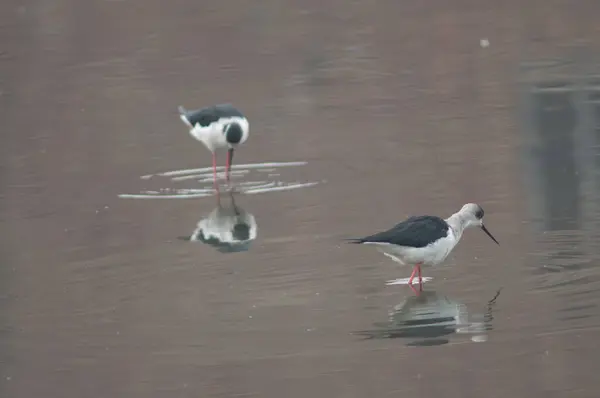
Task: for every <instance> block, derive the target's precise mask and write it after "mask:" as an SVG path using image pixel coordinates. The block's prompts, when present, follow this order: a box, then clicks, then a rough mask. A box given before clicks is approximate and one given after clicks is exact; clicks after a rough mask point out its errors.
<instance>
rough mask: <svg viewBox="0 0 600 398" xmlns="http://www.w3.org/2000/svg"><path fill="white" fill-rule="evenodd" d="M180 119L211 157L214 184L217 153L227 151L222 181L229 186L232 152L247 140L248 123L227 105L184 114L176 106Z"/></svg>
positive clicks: (238, 112) (184, 112) (185, 111)
mask: <svg viewBox="0 0 600 398" xmlns="http://www.w3.org/2000/svg"><path fill="white" fill-rule="evenodd" d="M178 110H179V117H180V118H181V120H182V121H183V122H184V123H185V124H186V125H187V126H188V127H189V128H190V134H191V136H192V137H194V138H195V139H197V140H198V141H200V142H202V143H203V144H204V146H206V148H208V150H209V151H210V152H211V153H212V165H213V178H214V185H215V189H216V190H217V192H218V184H217V158H216V154H215V151H216V150H217V149H224V148H227V150H228V154H227V161H226V163H225V178H226V180H227V183H229V171H230V169H231V165H232V163H233V152H234V150H235V149H236V148H237V147H239V146H240V145H242V144H243V143H244V142H246V140H247V139H248V136H249V134H250V125H249V123H248V119H246V117H245V116H244V115H243V114H242V112H240V111H239V110H238V109H237V108H235V107H233V106H232V105H230V104H219V105H213V106H209V107H206V108H201V109H197V110H191V111H188V110H186V109H185V108H184V107H183V106H179V108H178Z"/></svg>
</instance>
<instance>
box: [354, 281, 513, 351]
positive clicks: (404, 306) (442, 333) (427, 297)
mask: <svg viewBox="0 0 600 398" xmlns="http://www.w3.org/2000/svg"><path fill="white" fill-rule="evenodd" d="M501 290H502V289H499V290H498V291H497V292H496V294H495V295H494V297H493V298H492V299H491V300H489V301H488V303H487V304H486V307H485V310H484V313H479V314H478V313H473V314H472V315H471V317H469V313H468V311H467V307H466V306H465V305H464V304H462V303H460V302H458V301H455V300H453V299H451V298H449V297H447V296H444V295H441V294H439V293H437V292H435V291H430V290H426V291H422V292H421V294H419V295H417V296H409V297H408V298H406V299H405V300H404V301H403V302H402V303H400V304H398V305H396V306H395V307H394V309H393V311H391V312H390V314H389V319H388V321H387V322H379V323H375V326H376V329H374V330H366V331H359V332H355V333H354V334H356V335H359V336H364V337H365V338H366V339H395V338H404V339H410V340H411V341H410V342H409V343H408V344H407V345H409V346H433V345H443V344H447V343H449V342H450V340H449V339H450V337H451V336H452V335H453V334H467V335H470V336H471V341H473V342H485V341H487V332H488V331H489V330H491V329H492V326H491V323H492V320H493V315H492V311H493V307H494V305H495V303H496V299H497V298H498V296H499V295H500V291H501ZM469 318H470V319H469Z"/></svg>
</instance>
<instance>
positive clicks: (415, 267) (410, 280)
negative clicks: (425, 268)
mask: <svg viewBox="0 0 600 398" xmlns="http://www.w3.org/2000/svg"><path fill="white" fill-rule="evenodd" d="M416 272H417V266H416V265H415V266H414V268H413V272H412V274H410V279H409V280H408V284H409V285H412V281H413V279H415V273H416Z"/></svg>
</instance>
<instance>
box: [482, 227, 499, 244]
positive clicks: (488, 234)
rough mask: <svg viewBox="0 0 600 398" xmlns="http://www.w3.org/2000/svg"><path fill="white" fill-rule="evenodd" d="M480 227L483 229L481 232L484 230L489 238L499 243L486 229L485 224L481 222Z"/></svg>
mask: <svg viewBox="0 0 600 398" xmlns="http://www.w3.org/2000/svg"><path fill="white" fill-rule="evenodd" d="M481 229H483V232H485V233H486V234H487V236H489V237H490V238H492V240H493V241H494V242H496V244H498V245H499V244H500V243H498V241H497V240H496V238H494V236H493V235H492V234H491V233H490V231H488V229H487V228H486V227H485V225H483V224H481Z"/></svg>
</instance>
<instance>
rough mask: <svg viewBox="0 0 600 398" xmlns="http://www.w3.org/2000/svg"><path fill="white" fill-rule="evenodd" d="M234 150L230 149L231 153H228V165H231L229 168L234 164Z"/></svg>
mask: <svg viewBox="0 0 600 398" xmlns="http://www.w3.org/2000/svg"><path fill="white" fill-rule="evenodd" d="M232 162H233V148H229V151H228V153H227V164H228V165H229V167H231V165H232V164H233V163H232Z"/></svg>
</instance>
